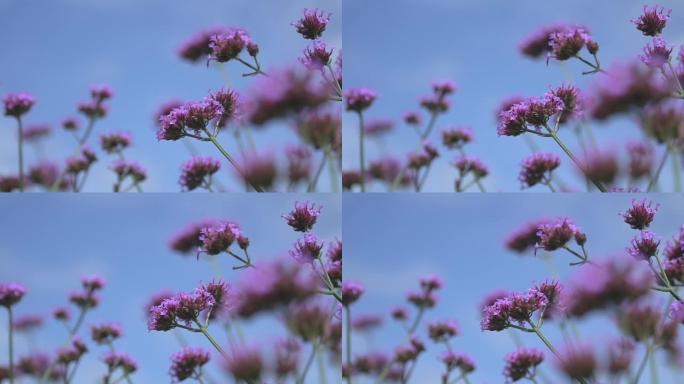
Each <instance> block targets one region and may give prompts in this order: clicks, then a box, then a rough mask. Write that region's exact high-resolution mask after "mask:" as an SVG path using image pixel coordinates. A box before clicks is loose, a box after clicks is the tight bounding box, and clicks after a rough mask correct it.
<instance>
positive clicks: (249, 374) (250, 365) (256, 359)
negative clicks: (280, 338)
mask: <svg viewBox="0 0 684 384" xmlns="http://www.w3.org/2000/svg"><path fill="white" fill-rule="evenodd" d="M232 352H233V353H232V354H231V356H230V357H229V358H228V359H227V361H226V365H225V367H226V370H227V371H228V372H229V373H230V374H231V375H233V377H234V378H235V380H237V381H241V380H244V381H245V382H247V383H250V382H255V381H259V378H260V377H261V373H262V371H263V369H264V361H263V357H262V355H261V351H260V350H258V349H256V348H253V347H246V346H243V347H239V348H234V349H233V351H232Z"/></svg>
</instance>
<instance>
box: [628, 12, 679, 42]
mask: <svg viewBox="0 0 684 384" xmlns="http://www.w3.org/2000/svg"><path fill="white" fill-rule="evenodd" d="M671 13H672V10H671V9H668V10H667V11H666V10H665V8H663V7H661V6H659V5H654V6H652V7H649V6H647V5H644V11H643V13H642V14H641V15H640V16H639V17H638V18H636V19H634V20H632V23H634V25H636V28H637V29H638V30H640V31H641V32H642V33H643V34H644V36H658V35H659V34H660V33H661V32H662V31H663V29H664V28H665V25H666V24H667V21H668V20H669V19H670V14H671Z"/></svg>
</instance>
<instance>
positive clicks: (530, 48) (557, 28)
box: [518, 24, 568, 59]
mask: <svg viewBox="0 0 684 384" xmlns="http://www.w3.org/2000/svg"><path fill="white" fill-rule="evenodd" d="M567 28H568V26H567V25H565V24H555V25H548V26H544V27H542V28H540V29H539V30H537V31H535V32H534V33H532V34H530V35H529V36H527V37H526V38H525V39H524V40H523V41H522V42H521V43H520V44H519V45H518V49H519V50H520V53H522V54H523V55H525V56H528V57H531V58H533V59H536V58H540V57H542V56H544V54H546V53H547V52H549V51H550V50H551V47H550V46H549V39H550V37H551V36H552V35H553V34H555V33H557V32H562V31H564V30H566V29H567Z"/></svg>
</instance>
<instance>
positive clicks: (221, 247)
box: [199, 221, 242, 256]
mask: <svg viewBox="0 0 684 384" xmlns="http://www.w3.org/2000/svg"><path fill="white" fill-rule="evenodd" d="M241 233H242V231H241V230H240V226H239V225H238V224H236V223H233V222H230V221H218V222H214V223H209V225H207V226H205V227H204V228H202V229H200V232H199V241H200V242H201V248H200V250H201V252H204V253H206V254H207V255H211V256H214V255H218V254H219V253H222V252H226V251H228V249H229V248H230V246H231V245H233V243H234V242H235V241H236V240H237V238H238V237H239V236H240V234H241Z"/></svg>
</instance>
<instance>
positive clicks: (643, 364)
mask: <svg viewBox="0 0 684 384" xmlns="http://www.w3.org/2000/svg"><path fill="white" fill-rule="evenodd" d="M651 353H653V343H652V342H650V343H649V344H648V345H647V346H646V353H645V354H644V358H643V359H642V360H641V364H639V370H638V371H637V373H636V376H634V380H632V384H638V383H639V380H640V379H641V375H642V374H643V373H644V370H645V369H646V363H647V362H648V359H649V358H650V357H651Z"/></svg>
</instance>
